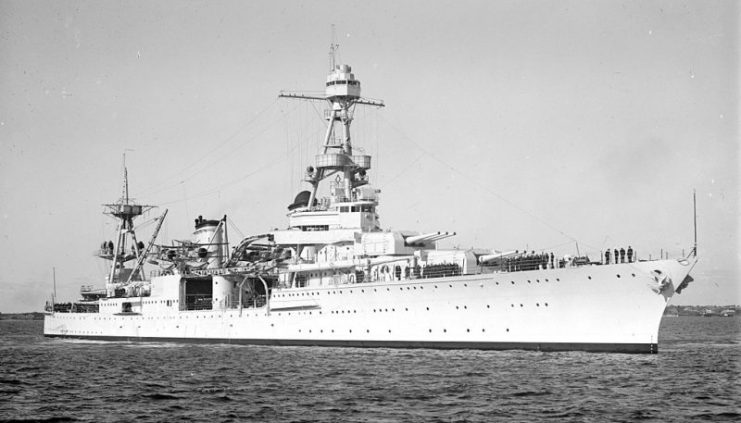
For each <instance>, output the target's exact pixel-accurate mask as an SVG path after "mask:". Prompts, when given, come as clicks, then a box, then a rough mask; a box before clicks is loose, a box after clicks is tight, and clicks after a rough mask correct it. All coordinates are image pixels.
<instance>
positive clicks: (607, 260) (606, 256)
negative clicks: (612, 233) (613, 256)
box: [605, 248, 610, 264]
mask: <svg viewBox="0 0 741 423" xmlns="http://www.w3.org/2000/svg"><path fill="white" fill-rule="evenodd" d="M605 264H610V249H609V248H608V249H607V251H605Z"/></svg>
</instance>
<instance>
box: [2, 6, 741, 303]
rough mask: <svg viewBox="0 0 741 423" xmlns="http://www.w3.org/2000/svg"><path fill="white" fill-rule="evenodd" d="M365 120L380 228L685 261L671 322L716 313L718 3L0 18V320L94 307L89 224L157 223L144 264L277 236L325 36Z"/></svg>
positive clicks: (734, 221)
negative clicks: (208, 240)
mask: <svg viewBox="0 0 741 423" xmlns="http://www.w3.org/2000/svg"><path fill="white" fill-rule="evenodd" d="M331 24H335V25H336V39H337V43H338V44H339V45H340V48H339V54H338V61H340V62H343V63H348V64H350V65H351V66H352V67H353V71H354V72H355V74H356V77H357V78H358V79H360V80H361V82H362V89H363V95H364V96H367V97H371V98H377V99H383V100H384V101H385V102H386V104H387V107H385V108H384V109H381V110H376V109H368V108H364V109H362V110H361V109H360V108H358V110H357V111H356V116H355V117H356V122H355V124H354V126H353V131H354V132H353V142H354V145H355V146H356V147H358V148H363V149H364V150H365V151H366V152H368V153H370V154H373V155H374V157H373V160H374V161H373V169H372V171H371V180H372V182H373V183H374V185H376V186H377V187H379V188H381V190H382V194H381V207H380V208H379V212H380V215H381V222H382V224H383V225H384V227H390V228H393V229H412V230H419V231H422V232H428V231H437V230H442V231H455V232H457V234H458V235H457V236H456V237H455V238H453V239H451V240H450V241H447V242H446V243H444V245H445V246H457V247H461V248H468V247H472V246H477V247H487V248H496V249H503V250H505V249H524V248H528V249H531V250H538V251H540V250H546V251H551V250H552V251H555V252H556V253H558V254H566V253H568V254H574V253H576V251H577V248H578V250H579V252H580V253H581V254H589V256H590V257H592V258H595V259H596V258H597V257H598V256H599V255H600V253H601V251H603V250H604V249H605V248H615V247H618V248H620V247H626V248H627V246H628V245H631V246H632V247H633V248H635V249H636V250H637V251H638V254H639V255H640V256H641V257H642V258H648V256H649V254H650V255H651V257H654V258H655V257H658V256H659V254H660V252H661V251H662V250H663V251H668V252H669V254H670V255H671V256H672V257H676V256H679V255H681V254H682V253H683V252H684V254H687V253H688V252H689V249H690V248H691V245H692V190H693V189H696V190H697V199H698V207H697V208H698V238H699V252H700V262H699V264H698V265H697V267H696V268H695V270H694V272H693V274H694V277H695V279H696V281H695V282H694V283H693V284H692V285H690V287H689V288H688V289H687V290H686V291H685V292H683V293H682V294H681V295H679V296H677V297H675V298H674V299H673V302H674V303H678V304H730V303H741V294H739V288H738V283H739V268H740V267H741V266H740V263H741V256H740V255H739V251H740V250H741V249H740V248H739V247H740V245H739V233H738V232H739V220H740V219H739V217H740V216H739V121H740V118H739V108H738V100H739V84H738V75H739V45H738V40H739V35H740V34H739V6H738V2H735V1H707V0H703V1H689V2H683V1H676V0H671V1H646V0H641V1H635V2H617V1H614V2H606V1H589V2H585V1H575V2H572V1H557V2H554V1H514V2H506V1H496V2H493V1H451V2H441V1H434V2H431V1H417V2H412V1H403V2H402V1H380V2H376V1H373V2H371V1H359V2H356V1H344V2H336V1H334V2H328V1H307V2H273V1H265V2H257V1H255V2H243V1H238V2H236V1H235V2H195V1H185V2H167V1H158V2H144V1H141V2H132V1H120V2H118V1H115V2H114V1H102V2H77V1H29V0H21V1H15V0H11V1H9V0H1V1H0V34H1V35H0V53H1V54H2V55H1V56H0V57H1V59H0V70H1V71H2V73H1V77H0V218H1V219H2V220H0V222H1V225H0V239H1V240H2V242H1V243H0V257H2V261H1V262H0V264H2V272H0V312H22V311H33V310H41V309H42V307H43V304H44V301H45V300H46V299H47V298H48V297H49V293H50V292H51V289H52V268H53V267H56V273H57V290H58V297H59V298H60V299H68V300H72V299H74V298H77V296H78V292H79V287H80V285H98V286H101V287H102V286H103V281H104V277H105V273H106V270H107V266H106V263H105V262H103V261H102V260H100V259H98V258H95V257H93V255H92V254H93V252H94V250H95V249H96V248H97V247H98V246H99V245H100V243H101V242H102V241H103V240H108V239H112V238H113V231H114V229H115V223H114V221H113V220H112V219H111V218H109V217H107V216H104V215H102V214H101V213H102V211H103V207H102V206H101V204H103V203H108V202H113V201H116V200H117V199H118V198H119V197H120V193H121V173H122V172H121V167H122V154H123V153H124V151H127V150H128V151H127V163H128V169H129V176H130V191H131V195H132V196H134V197H136V198H137V200H139V201H141V202H143V203H146V204H152V205H158V206H160V207H159V208H158V209H155V211H153V212H152V213H150V214H149V215H148V216H145V217H143V218H142V219H140V221H139V223H142V224H143V225H142V227H141V231H140V237H141V238H146V237H148V236H149V234H150V233H151V231H152V227H153V225H152V224H151V223H150V224H146V222H147V221H149V220H151V218H153V217H154V216H156V215H157V214H159V213H161V212H162V211H163V209H164V208H168V209H169V214H168V219H167V222H166V224H165V225H164V228H163V231H162V233H161V234H160V241H161V242H170V240H172V239H187V238H189V237H190V234H191V232H192V230H193V219H194V218H195V217H197V216H198V215H199V214H202V215H204V217H207V218H219V217H221V216H222V215H224V214H227V215H229V217H230V219H231V220H232V222H233V225H232V226H230V238H231V239H232V240H236V238H239V233H240V232H241V233H242V234H244V235H248V234H251V233H263V232H264V231H265V230H268V229H271V228H276V227H281V228H282V227H285V226H286V224H287V220H286V218H285V213H286V206H287V205H288V204H289V203H291V202H292V200H293V197H294V196H295V194H296V193H297V192H298V191H299V190H301V189H304V187H305V186H304V185H302V184H301V176H302V170H303V169H304V168H305V167H306V166H307V165H308V164H311V161H312V160H313V155H314V154H316V153H317V146H318V145H319V143H320V142H321V137H322V131H323V125H324V123H323V121H322V120H321V119H320V118H319V116H320V115H321V113H322V109H323V108H324V107H325V105H323V104H312V103H309V102H295V101H287V100H278V99H277V94H278V93H279V92H280V91H281V90H293V91H321V90H322V89H323V83H324V80H325V77H326V73H327V70H328V55H327V53H328V47H329V43H330V38H331V37H330V34H331V31H330V26H331Z"/></svg>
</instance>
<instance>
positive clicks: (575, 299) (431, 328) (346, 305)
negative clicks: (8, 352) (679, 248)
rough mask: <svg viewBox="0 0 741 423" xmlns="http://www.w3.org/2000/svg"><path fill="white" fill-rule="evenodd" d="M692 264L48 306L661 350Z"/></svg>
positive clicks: (484, 344)
mask: <svg viewBox="0 0 741 423" xmlns="http://www.w3.org/2000/svg"><path fill="white" fill-rule="evenodd" d="M691 267H692V263H691V262H689V261H687V260H680V261H677V260H661V261H649V262H638V263H626V264H616V265H602V266H598V265H596V266H582V267H570V268H565V269H547V270H533V271H523V272H502V273H492V274H480V275H464V276H456V277H449V278H434V279H415V280H403V281H393V282H383V283H359V284H347V285H336V286H324V287H312V288H296V289H274V290H273V291H272V298H271V299H270V310H268V307H265V306H263V307H260V308H244V309H242V310H239V309H221V310H205V311H183V310H179V308H178V306H177V304H171V305H167V299H166V298H159V297H154V296H153V297H143V298H141V301H142V306H141V313H140V314H136V315H134V314H129V315H121V314H120V313H119V314H116V311H120V307H119V304H120V302H121V301H131V300H132V298H112V299H107V300H101V301H100V303H101V304H104V303H108V304H109V306H102V307H100V310H101V311H100V312H99V313H53V314H50V315H47V316H46V317H45V319H44V335H46V336H52V337H73V338H89V339H110V340H117V339H118V340H136V341H155V340H166V341H185V342H219V343H246V344H276V345H337V346H369V347H376V346H378V347H432V348H487V349H489V348H490V349H512V348H518V349H519V348H522V349H538V350H588V351H624V352H641V353H655V352H657V345H658V331H659V323H660V320H661V316H662V314H663V311H664V308H665V307H666V305H667V304H668V301H669V299H670V298H671V296H672V295H673V294H674V290H675V288H676V287H677V286H679V284H680V283H681V282H682V281H683V280H684V278H685V277H686V276H687V275H688V273H689V271H690V269H691ZM654 270H661V271H662V273H663V274H665V275H668V276H669V281H670V283H669V284H667V286H665V287H664V289H663V290H660V289H659V286H658V285H659V284H658V283H657V281H656V280H655V278H654V276H653V275H652V274H651V272H652V271H654ZM618 275H619V276H618ZM169 277H170V278H177V276H169ZM136 300H139V298H136ZM111 306H112V307H111ZM111 310H113V311H111Z"/></svg>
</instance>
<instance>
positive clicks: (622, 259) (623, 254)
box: [620, 248, 625, 263]
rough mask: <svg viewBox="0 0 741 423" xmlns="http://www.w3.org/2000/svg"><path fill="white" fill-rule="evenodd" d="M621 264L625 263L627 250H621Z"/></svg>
mask: <svg viewBox="0 0 741 423" xmlns="http://www.w3.org/2000/svg"><path fill="white" fill-rule="evenodd" d="M620 263H625V248H621V249H620Z"/></svg>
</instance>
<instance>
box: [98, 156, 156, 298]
mask: <svg viewBox="0 0 741 423" xmlns="http://www.w3.org/2000/svg"><path fill="white" fill-rule="evenodd" d="M103 206H104V207H106V209H107V210H106V211H104V213H105V214H108V215H111V216H113V217H114V218H116V220H118V225H117V228H116V241H115V243H114V241H109V242H108V243H105V244H104V246H103V247H104V248H102V249H101V252H100V254H99V257H101V258H104V259H107V260H111V270H110V273H109V274H108V283H109V284H113V283H114V282H125V281H131V280H143V279H144V275H143V272H142V269H141V267H140V266H136V267H135V268H133V269H126V268H125V267H124V264H125V263H126V262H129V261H131V260H135V259H138V258H139V257H140V255H141V254H143V251H142V249H143V248H142V247H143V244H142V243H140V242H138V241H137V239H136V233H135V232H134V219H136V218H137V217H139V216H141V215H142V214H143V213H144V212H146V211H148V210H150V209H152V208H154V206H147V205H139V204H136V203H134V202H133V201H132V200H131V198H129V177H128V171H127V169H126V156H124V164H123V186H122V190H121V198H120V199H119V201H118V202H117V203H112V204H104V205H103ZM127 245H130V247H129V249H130V251H129V252H127Z"/></svg>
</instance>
